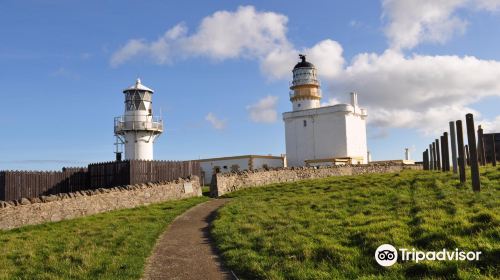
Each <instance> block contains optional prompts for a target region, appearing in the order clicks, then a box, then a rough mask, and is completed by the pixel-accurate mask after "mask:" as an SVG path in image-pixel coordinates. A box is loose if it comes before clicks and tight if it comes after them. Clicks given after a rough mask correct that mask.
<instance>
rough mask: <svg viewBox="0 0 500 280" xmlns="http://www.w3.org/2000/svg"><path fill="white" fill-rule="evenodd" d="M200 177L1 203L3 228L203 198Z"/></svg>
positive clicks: (0, 226)
mask: <svg viewBox="0 0 500 280" xmlns="http://www.w3.org/2000/svg"><path fill="white" fill-rule="evenodd" d="M201 195H202V191H201V187H200V182H199V179H198V177H197V176H193V177H191V178H189V179H185V180H184V179H178V180H176V181H173V182H158V183H142V184H136V185H128V186H123V187H114V188H106V189H103V188H101V189H97V190H88V191H77V192H72V193H61V194H57V195H50V196H41V197H37V198H29V199H27V198H22V199H19V200H15V201H8V202H5V201H0V229H12V228H17V227H21V226H24V225H33V224H40V223H45V222H56V221H61V220H67V219H73V218H76V217H81V216H87V215H92V214H97V213H102V212H107V211H111V210H117V209H124V208H134V207H137V206H142V205H148V204H151V203H158V202H163V201H167V200H178V199H184V198H189V197H195V196H201Z"/></svg>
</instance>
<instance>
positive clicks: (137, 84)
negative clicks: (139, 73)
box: [123, 78, 154, 92]
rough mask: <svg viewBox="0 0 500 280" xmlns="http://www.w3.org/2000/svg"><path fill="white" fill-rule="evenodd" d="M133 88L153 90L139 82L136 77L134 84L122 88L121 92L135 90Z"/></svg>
mask: <svg viewBox="0 0 500 280" xmlns="http://www.w3.org/2000/svg"><path fill="white" fill-rule="evenodd" d="M135 90H144V91H149V92H154V90H152V89H150V88H148V87H147V86H145V85H143V84H141V79H139V78H137V80H136V81H135V84H133V85H131V86H130V87H128V88H126V89H124V90H123V92H126V91H135Z"/></svg>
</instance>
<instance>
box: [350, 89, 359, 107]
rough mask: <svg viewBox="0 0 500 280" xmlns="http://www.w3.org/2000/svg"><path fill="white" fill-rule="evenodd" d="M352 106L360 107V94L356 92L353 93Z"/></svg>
mask: <svg viewBox="0 0 500 280" xmlns="http://www.w3.org/2000/svg"><path fill="white" fill-rule="evenodd" d="M351 105H352V106H353V107H358V94H357V93H355V92H354V91H353V92H351Z"/></svg>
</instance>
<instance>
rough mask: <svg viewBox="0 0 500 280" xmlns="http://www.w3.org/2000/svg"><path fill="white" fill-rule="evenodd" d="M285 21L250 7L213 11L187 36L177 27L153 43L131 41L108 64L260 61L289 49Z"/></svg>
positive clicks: (272, 14) (138, 40)
mask: <svg viewBox="0 0 500 280" xmlns="http://www.w3.org/2000/svg"><path fill="white" fill-rule="evenodd" d="M287 21H288V18H287V17H286V16H284V15H282V14H277V13H273V12H260V11H256V10H255V8H254V7H252V6H241V7H239V8H238V9H237V10H236V11H234V12H229V11H217V12H215V13H214V14H212V15H210V16H208V17H205V18H204V19H203V20H202V21H201V24H200V25H199V27H198V29H197V30H196V32H195V33H193V34H191V35H188V30H187V27H186V26H185V25H184V24H182V23H180V24H178V25H176V26H174V27H172V28H171V29H169V30H167V32H165V34H164V35H162V36H160V37H159V38H158V39H157V40H156V41H152V42H148V41H146V40H143V39H132V40H130V41H128V42H127V43H126V44H125V46H123V47H122V48H121V49H119V50H118V51H116V52H115V53H114V54H113V56H112V58H111V61H110V64H111V65H112V66H118V65H120V64H122V63H124V62H126V61H128V60H130V59H132V58H134V57H137V56H148V57H150V58H151V59H152V60H153V61H154V62H156V63H159V64H164V63H168V62H170V61H172V59H173V58H174V56H179V57H190V56H199V55H201V56H206V57H210V58H213V59H216V60H224V59H230V58H239V57H246V58H258V59H261V58H263V57H265V56H266V55H267V54H268V53H270V52H272V51H274V50H277V49H281V48H289V47H290V43H289V42H288V39H287V37H286V24H287Z"/></svg>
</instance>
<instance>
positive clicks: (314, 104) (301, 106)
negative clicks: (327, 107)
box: [292, 99, 320, 111]
mask: <svg viewBox="0 0 500 280" xmlns="http://www.w3.org/2000/svg"><path fill="white" fill-rule="evenodd" d="M292 104H293V110H294V111H299V110H307V109H312V108H318V107H319V106H320V102H319V100H318V99H301V100H295V101H293V102H292Z"/></svg>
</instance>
